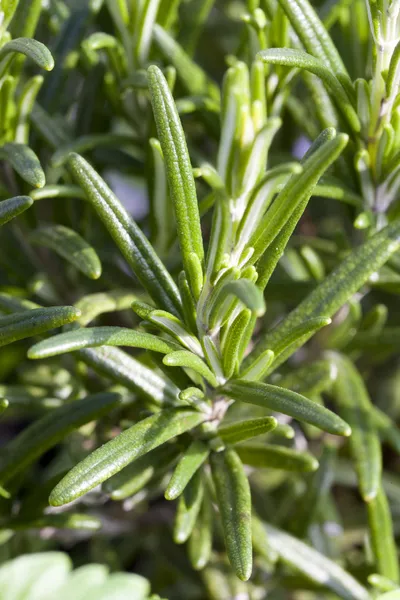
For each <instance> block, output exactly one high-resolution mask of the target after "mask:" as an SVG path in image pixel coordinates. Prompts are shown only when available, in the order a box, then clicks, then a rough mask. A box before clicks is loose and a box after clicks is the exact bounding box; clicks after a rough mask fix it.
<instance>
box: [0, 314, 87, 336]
mask: <svg viewBox="0 0 400 600" xmlns="http://www.w3.org/2000/svg"><path fill="white" fill-rule="evenodd" d="M80 314H81V313H80V311H79V310H77V309H76V308H74V307H73V306H55V307H53V308H36V309H33V310H24V311H21V312H17V313H15V314H12V315H8V316H6V317H0V346H5V345H6V344H11V343H12V342H16V341H17V340H23V339H25V338H27V337H32V336H34V335H39V334H40V333H44V332H45V331H49V329H56V328H57V327H61V326H62V325H67V323H72V322H73V321H76V319H78V318H79V317H80Z"/></svg>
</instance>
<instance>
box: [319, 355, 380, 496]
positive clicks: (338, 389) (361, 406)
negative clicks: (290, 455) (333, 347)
mask: <svg viewBox="0 0 400 600" xmlns="http://www.w3.org/2000/svg"><path fill="white" fill-rule="evenodd" d="M330 357H331V358H332V361H333V364H334V365H335V366H336V368H337V369H338V377H337V378H336V381H335V383H334V385H333V389H332V394H333V396H334V398H335V402H336V405H337V407H338V409H339V412H340V414H341V415H342V417H343V418H344V419H346V421H347V422H348V423H349V425H350V427H351V429H352V435H351V438H350V449H351V454H352V457H353V461H354V464H355V468H356V471H357V475H358V481H359V488H360V493H361V496H362V497H363V498H364V500H365V501H366V502H370V501H371V500H373V499H374V498H375V496H376V494H377V493H378V490H379V486H380V480H381V476H382V454H381V445H380V440H379V435H378V431H377V429H376V427H375V424H374V420H373V416H372V411H373V407H372V403H371V400H370V398H369V395H368V391H367V389H366V387H365V384H364V381H363V379H362V377H361V375H360V374H359V372H358V371H357V369H356V368H355V366H354V365H353V364H352V362H351V361H350V360H349V359H348V358H346V357H345V356H341V355H338V354H334V353H330Z"/></svg>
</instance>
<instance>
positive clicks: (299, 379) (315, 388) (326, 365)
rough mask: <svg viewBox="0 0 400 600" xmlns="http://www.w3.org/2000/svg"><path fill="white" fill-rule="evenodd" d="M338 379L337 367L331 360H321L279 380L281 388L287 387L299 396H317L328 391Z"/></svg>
mask: <svg viewBox="0 0 400 600" xmlns="http://www.w3.org/2000/svg"><path fill="white" fill-rule="evenodd" d="M336 377H337V367H336V366H335V365H334V364H333V363H332V361H331V360H328V359H321V360H316V361H314V362H312V363H306V364H305V365H303V366H302V367H300V368H299V369H295V370H293V371H291V372H290V373H288V374H286V375H283V376H282V377H280V378H279V379H278V380H277V383H278V384H279V387H285V388H288V389H290V390H292V391H293V392H297V393H298V394H304V395H305V396H315V395H317V394H320V393H321V392H325V391H326V390H328V389H329V388H330V387H331V386H332V383H333V382H334V381H335V379H336Z"/></svg>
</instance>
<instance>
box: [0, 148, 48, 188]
mask: <svg viewBox="0 0 400 600" xmlns="http://www.w3.org/2000/svg"><path fill="white" fill-rule="evenodd" d="M0 156H1V158H4V159H6V160H8V161H9V163H10V164H11V166H12V168H13V169H15V171H16V172H17V173H18V175H20V176H21V177H22V179H24V181H26V182H27V183H29V185H32V186H34V187H36V188H42V187H43V186H44V184H45V183H46V177H45V174H44V172H43V169H42V167H41V164H40V162H39V159H38V157H37V156H36V154H35V153H34V152H33V150H31V149H30V148H29V147H28V146H25V144H14V143H8V144H4V146H2V147H1V148H0Z"/></svg>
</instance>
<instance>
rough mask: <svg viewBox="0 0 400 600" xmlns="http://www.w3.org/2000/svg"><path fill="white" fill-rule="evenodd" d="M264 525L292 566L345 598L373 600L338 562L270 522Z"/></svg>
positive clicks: (271, 541) (283, 559)
mask: <svg viewBox="0 0 400 600" xmlns="http://www.w3.org/2000/svg"><path fill="white" fill-rule="evenodd" d="M264 526H265V528H266V531H267V534H268V541H269V544H270V546H271V548H272V549H273V550H275V551H276V552H277V553H278V555H279V557H280V559H281V560H282V562H284V563H285V564H287V565H288V566H289V567H290V568H292V569H295V570H296V571H300V572H301V573H302V574H303V575H305V576H306V577H307V579H310V580H311V581H314V582H315V583H317V584H318V585H323V586H324V587H326V588H328V589H330V590H332V591H333V592H334V593H335V594H338V595H339V597H340V598H343V599H344V600H371V596H370V595H369V593H368V592H367V590H366V589H365V588H364V587H363V586H362V585H360V584H359V583H358V581H356V579H354V577H352V575H350V574H349V573H347V572H346V571H345V570H344V569H342V567H340V566H339V565H338V564H337V563H335V562H333V561H332V560H330V559H329V558H327V557H326V556H324V555H323V554H321V553H320V552H318V551H317V550H314V548H311V546H308V545H307V544H304V542H301V541H300V540H298V539H296V538H294V537H292V536H291V535H289V534H288V533H285V532H284V531H281V530H280V529H276V528H275V527H273V526H272V525H269V524H268V523H265V524H264Z"/></svg>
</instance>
